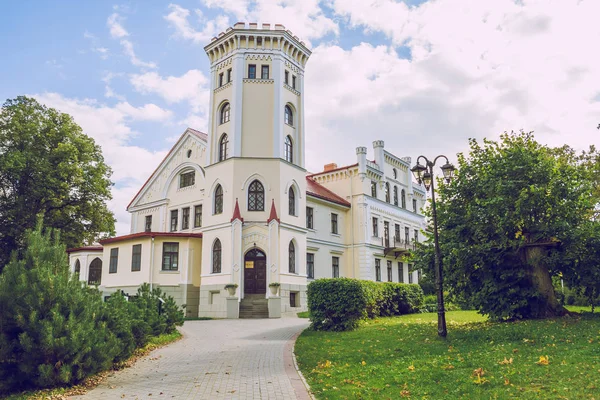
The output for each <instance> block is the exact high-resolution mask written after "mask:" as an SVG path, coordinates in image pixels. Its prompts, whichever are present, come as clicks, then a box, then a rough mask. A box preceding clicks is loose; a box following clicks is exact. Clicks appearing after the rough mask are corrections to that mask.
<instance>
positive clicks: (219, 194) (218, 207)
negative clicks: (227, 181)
mask: <svg viewBox="0 0 600 400" xmlns="http://www.w3.org/2000/svg"><path fill="white" fill-rule="evenodd" d="M222 212H223V187H222V186H221V185H217V188H216V189H215V214H221V213H222Z"/></svg>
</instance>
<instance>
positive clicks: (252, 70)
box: [248, 64, 256, 79]
mask: <svg viewBox="0 0 600 400" xmlns="http://www.w3.org/2000/svg"><path fill="white" fill-rule="evenodd" d="M248 79H256V65H254V64H250V65H248Z"/></svg>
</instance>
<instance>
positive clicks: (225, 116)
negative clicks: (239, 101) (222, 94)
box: [219, 103, 231, 124]
mask: <svg viewBox="0 0 600 400" xmlns="http://www.w3.org/2000/svg"><path fill="white" fill-rule="evenodd" d="M230 115H231V105H230V104H229V103H225V104H223V106H222V107H221V113H220V114H219V122H220V123H221V124H224V123H225V122H229V117H230Z"/></svg>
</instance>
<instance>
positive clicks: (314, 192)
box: [306, 171, 350, 207]
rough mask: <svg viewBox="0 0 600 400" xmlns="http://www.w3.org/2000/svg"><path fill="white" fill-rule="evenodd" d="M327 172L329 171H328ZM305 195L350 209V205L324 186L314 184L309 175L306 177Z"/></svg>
mask: <svg viewBox="0 0 600 400" xmlns="http://www.w3.org/2000/svg"><path fill="white" fill-rule="evenodd" d="M328 172H329V171H328ZM306 194H307V195H309V196H313V197H317V198H319V199H323V200H327V201H331V202H332V203H336V204H340V205H342V206H345V207H350V203H349V202H348V201H346V200H345V199H343V198H342V197H340V196H338V195H337V194H335V193H333V192H332V191H331V190H329V189H327V188H326V187H325V186H323V185H321V184H319V183H317V182H315V181H314V180H313V179H312V178H311V177H310V175H309V176H307V177H306Z"/></svg>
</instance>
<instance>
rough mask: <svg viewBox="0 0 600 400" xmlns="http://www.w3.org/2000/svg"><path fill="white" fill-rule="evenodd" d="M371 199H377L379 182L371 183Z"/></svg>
mask: <svg viewBox="0 0 600 400" xmlns="http://www.w3.org/2000/svg"><path fill="white" fill-rule="evenodd" d="M371 197H373V198H375V199H376V198H377V182H375V181H371Z"/></svg>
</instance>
